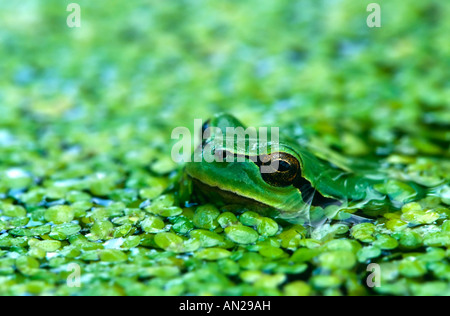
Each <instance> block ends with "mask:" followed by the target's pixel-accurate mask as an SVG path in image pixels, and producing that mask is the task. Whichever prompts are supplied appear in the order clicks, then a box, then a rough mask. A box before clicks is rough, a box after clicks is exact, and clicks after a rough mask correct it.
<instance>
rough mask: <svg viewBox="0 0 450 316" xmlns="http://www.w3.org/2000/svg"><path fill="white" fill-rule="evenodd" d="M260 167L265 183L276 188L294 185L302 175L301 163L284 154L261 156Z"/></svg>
mask: <svg viewBox="0 0 450 316" xmlns="http://www.w3.org/2000/svg"><path fill="white" fill-rule="evenodd" d="M259 165H260V171H261V176H262V178H263V179H264V181H266V182H267V183H268V184H270V185H273V186H276V187H286V186H289V185H291V184H293V183H294V181H295V179H296V178H297V176H298V175H299V173H300V163H299V161H298V160H297V158H295V157H294V156H292V155H290V154H287V153H283V152H276V153H271V154H269V155H263V156H260V157H259Z"/></svg>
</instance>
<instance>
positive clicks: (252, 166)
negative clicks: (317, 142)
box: [185, 114, 419, 220]
mask: <svg viewBox="0 0 450 316" xmlns="http://www.w3.org/2000/svg"><path fill="white" fill-rule="evenodd" d="M208 125H209V127H218V128H219V129H220V131H222V133H223V134H224V135H225V131H226V128H227V127H235V128H236V127H243V128H244V129H245V127H244V126H243V125H242V124H241V123H240V122H239V121H238V120H237V119H236V118H234V117H232V116H230V115H226V114H219V115H216V116H215V117H213V118H212V119H210V120H209V122H208ZM214 138H215V133H214V130H213V131H212V132H211V133H210V135H209V137H208V139H206V140H204V141H203V146H205V145H206V144H212V141H213V139H214ZM267 139H268V140H269V142H267V141H266V142H265V143H258V147H260V148H263V147H264V148H266V150H267V153H268V154H270V153H272V148H273V147H274V145H275V144H274V143H271V142H270V140H271V136H270V135H269V136H268V137H267ZM276 145H278V151H277V152H282V153H286V154H289V155H291V156H293V157H295V158H296V159H297V160H298V162H299V164H300V174H299V175H298V177H297V179H296V181H295V183H294V184H292V185H288V186H274V185H272V184H269V183H267V182H266V181H265V180H264V179H263V177H262V175H261V172H260V167H259V166H258V165H257V164H256V163H255V162H254V161H252V160H251V159H250V156H252V154H251V153H250V151H249V148H248V147H249V146H248V144H246V146H240V147H239V146H238V145H235V146H234V148H227V151H228V152H229V153H231V154H233V155H235V156H240V157H242V156H245V157H246V158H245V161H243V162H237V161H234V162H225V161H223V162H217V161H213V162H207V161H205V160H204V159H200V158H203V154H204V153H203V151H202V150H197V151H196V152H195V153H194V157H193V159H192V162H189V163H187V165H186V167H185V173H186V175H187V177H188V179H189V180H191V181H192V183H193V184H194V191H195V190H196V191H197V192H199V193H201V195H202V196H205V197H206V198H207V199H209V200H210V201H211V202H216V203H217V202H223V203H224V204H243V205H245V206H246V207H247V208H254V209H256V210H257V211H260V212H264V213H266V214H267V213H269V214H271V215H273V216H276V215H280V216H281V217H282V218H297V219H299V218H300V219H304V220H305V219H308V218H309V216H310V208H309V206H310V205H311V204H312V205H322V206H323V205H327V204H341V205H342V204H343V203H344V204H345V205H346V206H347V207H349V206H350V205H357V206H361V203H368V202H370V201H372V202H373V201H375V204H376V203H379V204H386V203H385V202H386V201H388V200H389V198H388V197H387V196H386V195H385V194H382V193H381V192H378V191H377V190H375V187H376V186H377V185H382V184H385V183H386V181H387V180H386V175H384V174H377V173H373V174H369V175H368V173H367V171H365V172H364V176H362V175H360V174H358V173H357V172H354V171H352V170H351V167H348V166H342V164H340V165H341V167H340V168H339V167H336V166H335V164H331V163H329V162H327V161H324V160H322V159H319V158H318V157H317V156H316V155H314V154H313V153H311V152H310V151H309V150H308V149H306V148H302V147H301V146H300V145H299V144H297V143H295V142H293V141H290V140H288V139H282V140H281V136H280V141H279V143H277V144H276ZM223 147H224V145H223V146H221V145H220V144H218V145H215V146H211V148H212V151H213V152H215V153H217V152H219V151H220V150H223ZM252 157H253V156H252ZM195 160H197V161H198V160H201V161H200V162H195ZM416 189H417V191H416ZM415 191H416V192H418V191H419V188H415ZM414 196H417V194H414Z"/></svg>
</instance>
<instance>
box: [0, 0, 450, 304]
mask: <svg viewBox="0 0 450 316" xmlns="http://www.w3.org/2000/svg"><path fill="white" fill-rule="evenodd" d="M319 2H320V1H319ZM319 2H317V1H316V2H315V1H309V3H306V2H305V3H304V4H303V3H302V4H300V5H299V3H300V2H297V1H273V2H261V1H256V0H248V1H234V2H229V3H228V2H227V3H226V4H223V3H221V2H211V3H209V2H208V3H206V1H204V0H198V1H192V0H186V1H183V2H182V3H181V2H180V3H177V1H159V2H156V1H155V3H153V4H152V7H151V10H150V9H149V7H148V6H147V4H146V3H145V1H141V0H139V1H137V3H136V4H133V5H129V4H128V3H126V2H125V1H124V2H123V3H122V2H120V3H116V5H115V6H108V8H107V9H106V10H105V8H106V7H105V6H102V5H101V4H97V3H94V2H92V1H91V2H89V1H83V0H82V1H80V6H81V9H82V12H83V13H82V21H83V22H82V25H83V26H82V27H81V28H69V27H66V24H65V21H66V18H67V11H66V10H65V7H62V6H61V5H59V2H58V5H55V3H56V1H50V0H49V1H48V3H47V1H45V3H44V1H34V2H33V3H35V4H36V6H38V9H39V10H30V8H29V7H28V6H29V5H28V4H26V3H25V2H23V1H15V2H11V3H9V4H8V5H0V6H1V10H0V29H1V30H2V33H1V36H0V44H1V45H0V58H1V60H2V62H3V63H2V65H4V66H2V68H1V73H2V76H1V80H0V91H1V93H0V295H261V296H266V295H292V296H302V295H305V296H306V295H402V296H403V295H450V262H449V260H450V185H449V179H450V164H449V161H450V159H449V158H450V151H449V148H448V142H449V139H450V136H449V135H450V134H449V126H450V125H449V124H450V116H449V113H450V111H449V107H448V100H449V99H450V94H449V91H448V85H446V84H444V83H446V82H448V71H447V70H448V68H449V66H448V55H449V51H448V44H445V43H447V42H448V34H450V29H449V24H448V18H446V15H445V14H435V13H436V12H438V13H439V12H448V11H449V10H450V4H449V2H448V1H428V2H427V1H416V2H414V4H405V2H404V1H401V0H391V1H386V2H385V3H382V4H381V5H382V8H383V9H382V12H385V13H386V14H388V13H389V12H401V14H398V16H396V18H395V19H394V20H393V19H389V18H386V19H384V18H383V19H382V21H385V22H383V23H386V25H384V24H383V32H377V31H376V30H375V29H370V28H366V29H364V28H361V25H362V23H365V21H366V18H367V11H366V6H367V3H362V2H361V3H360V2H358V1H351V0H343V1H340V2H339V5H335V6H333V10H332V16H333V17H334V18H333V19H332V20H333V23H323V21H329V20H330V19H329V18H330V15H329V14H330V10H323V6H322V5H320V3H319ZM133 3H134V2H133ZM137 8H138V10H137ZM385 13H382V14H385ZM31 14H33V16H31ZM349 14H350V15H349ZM11 16H13V17H16V19H11ZM100 16H101V18H98V17H100ZM199 16H201V18H199ZM286 17H288V18H286ZM336 17H337V18H336ZM342 17H345V18H342ZM347 17H350V18H347ZM419 17H420V18H419ZM431 20H432V23H431V22H430V21H431ZM105 21H108V23H105ZM136 21H139V23H136ZM261 21H264V23H261ZM109 22H111V23H109ZM141 22H142V23H141ZM411 25H414V27H412V28H411ZM300 26H301V27H300ZM318 29H319V30H320V32H317V30H318ZM30 30H32V32H31V31H30ZM243 30H245V31H243ZM405 30H408V36H407V37H401V38H400V40H398V41H392V39H393V38H396V39H398V38H399V36H398V34H403V33H404V31H405ZM268 38H270V39H272V38H273V39H276V40H267V39H268ZM68 56H69V57H68ZM430 60H431V61H432V63H430ZM336 65H338V67H335V66H336ZM424 69H427V71H424ZM391 78H395V79H396V80H390V79H391ZM218 112H229V113H231V114H233V115H235V116H236V117H238V118H239V119H241V120H242V121H243V122H245V123H247V124H248V126H261V125H262V124H273V125H274V126H279V127H280V132H281V133H283V134H286V135H288V136H290V137H291V138H293V139H298V140H299V141H300V142H301V143H302V144H308V145H311V147H314V148H318V149H320V150H321V151H323V153H324V156H327V153H329V152H330V153H331V152H333V153H336V155H337V156H342V157H343V158H344V159H342V161H341V162H342V163H343V165H345V162H346V161H347V159H348V160H352V159H354V158H355V159H362V160H364V161H367V162H368V161H377V162H380V163H381V164H382V165H383V168H386V172H387V174H386V178H396V179H402V181H397V180H389V181H386V182H385V183H383V184H380V185H378V186H376V187H375V189H376V190H374V191H373V192H367V194H370V195H373V196H374V197H377V196H380V193H383V194H385V195H387V197H386V200H383V199H380V200H377V201H376V202H375V203H373V204H371V205H360V204H352V202H351V201H343V202H344V203H346V202H349V203H348V205H346V210H345V212H344V211H341V210H340V207H338V206H337V205H331V206H328V207H326V208H325V209H322V208H321V207H311V210H312V211H314V212H313V213H312V214H311V216H312V219H313V220H314V219H316V217H317V218H320V217H321V216H322V215H323V214H326V215H328V216H329V217H330V218H333V219H334V220H333V221H328V222H326V223H324V224H323V225H322V226H319V227H309V226H303V225H302V222H296V221H295V220H294V221H292V222H287V221H283V220H282V219H280V218H277V217H275V216H273V217H272V216H271V215H270V216H269V215H268V213H264V212H259V210H258V209H257V208H256V209H255V208H252V207H250V205H240V204H234V203H238V201H234V200H233V204H231V205H224V204H223V203H220V201H215V200H214V199H211V200H209V199H206V198H205V197H203V196H202V195H201V194H199V195H198V196H197V194H194V193H193V191H192V187H191V186H189V185H187V186H186V189H183V190H185V191H183V190H181V189H180V190H179V189H178V183H179V182H180V181H181V182H183V181H187V179H184V178H183V176H182V175H183V170H182V169H183V166H182V165H181V164H180V165H177V164H175V163H174V161H173V160H172V159H171V149H172V145H173V144H174V141H175V140H173V139H171V137H170V136H171V132H172V130H173V128H174V127H188V128H191V126H192V123H193V119H198V118H201V119H203V120H206V119H207V118H209V117H211V116H212V115H213V114H215V113H218ZM338 160H339V159H338ZM361 172H365V171H364V170H361ZM213 180H215V179H213ZM403 180H405V181H403ZM243 185H244V183H243ZM245 185H249V184H248V183H245ZM416 185H420V186H422V187H424V188H425V190H424V192H425V193H424V194H423V195H421V194H418V192H417V190H416V188H417V187H416ZM186 196H187V197H189V199H188V200H189V202H188V203H181V202H180V201H181V200H183V201H184V197H186ZM383 198H384V197H383ZM218 200H219V199H218ZM344 200H345V199H344ZM388 200H389V202H390V203H386V202H387V201H388ZM243 204H246V203H243ZM347 207H348V209H347ZM350 213H352V214H353V213H354V214H355V215H358V216H363V217H367V218H370V220H371V222H369V223H366V222H359V221H356V222H359V224H351V222H352V219H353V218H352V217H350ZM372 263H376V264H378V265H379V267H380V273H381V278H380V279H381V286H380V287H374V288H371V287H368V286H367V277H368V275H369V274H370V271H367V267H368V265H369V264H372ZM74 269H75V270H77V269H79V271H80V273H81V285H80V287H70V286H69V285H68V283H67V280H68V278H69V276H70V275H71V273H73V272H74V271H75V270H74Z"/></svg>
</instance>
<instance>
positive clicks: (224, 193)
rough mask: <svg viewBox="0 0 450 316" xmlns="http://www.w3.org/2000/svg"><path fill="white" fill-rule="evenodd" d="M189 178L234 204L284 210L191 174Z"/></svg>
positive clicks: (204, 189)
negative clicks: (193, 176) (211, 183)
mask: <svg viewBox="0 0 450 316" xmlns="http://www.w3.org/2000/svg"><path fill="white" fill-rule="evenodd" d="M189 178H190V179H191V180H192V182H193V183H194V185H195V186H197V187H199V188H201V189H202V191H207V190H210V191H214V193H216V194H218V195H220V196H221V197H222V198H223V199H224V201H232V202H234V204H242V205H245V206H247V205H249V204H251V205H252V206H258V207H259V208H261V209H262V210H277V211H282V210H281V209H278V208H276V207H273V206H270V205H268V204H265V203H263V202H260V201H257V200H255V199H253V198H251V197H247V196H244V195H240V194H237V193H235V192H231V191H229V190H225V189H222V188H220V187H219V186H214V185H210V184H208V183H205V182H203V181H201V180H198V179H194V178H192V177H191V176H189ZM203 194H204V193H203Z"/></svg>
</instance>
